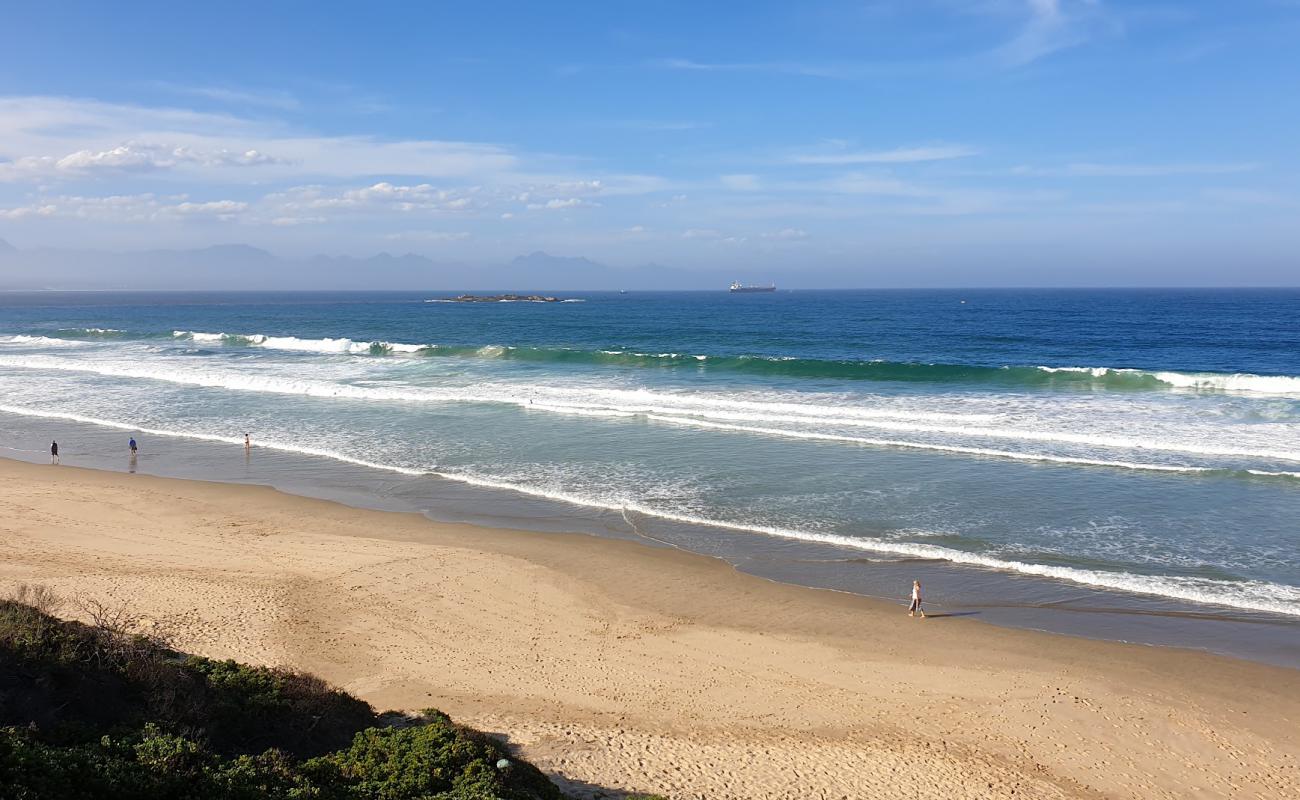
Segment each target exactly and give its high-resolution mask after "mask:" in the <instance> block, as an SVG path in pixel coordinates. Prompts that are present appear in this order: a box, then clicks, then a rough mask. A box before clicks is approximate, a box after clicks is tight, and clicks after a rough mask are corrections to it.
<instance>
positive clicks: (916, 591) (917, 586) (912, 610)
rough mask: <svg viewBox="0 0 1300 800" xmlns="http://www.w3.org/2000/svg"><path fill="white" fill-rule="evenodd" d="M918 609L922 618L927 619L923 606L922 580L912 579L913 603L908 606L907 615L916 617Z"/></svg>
mask: <svg viewBox="0 0 1300 800" xmlns="http://www.w3.org/2000/svg"><path fill="white" fill-rule="evenodd" d="M918 611H920V612H921V619H925V609H923V608H921V582H920V581H912V604H911V605H910V606H908V607H907V616H909V617H915V616H916V612H918Z"/></svg>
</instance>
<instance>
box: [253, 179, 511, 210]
mask: <svg viewBox="0 0 1300 800" xmlns="http://www.w3.org/2000/svg"><path fill="white" fill-rule="evenodd" d="M477 194H478V190H477V189H475V188H473V187H470V188H466V189H445V188H439V187H436V186H434V185H432V184H428V183H420V184H414V185H403V184H394V183H390V182H388V181H379V182H378V183H373V184H370V185H369V186H362V187H358V188H355V189H338V188H327V187H324V186H295V187H292V188H290V189H286V190H284V191H283V192H275V193H272V194H269V195H267V196H266V198H265V199H266V201H267V202H269V203H270V204H272V205H274V206H275V207H276V208H278V209H279V210H280V211H281V212H286V213H287V214H288V215H290V216H292V215H295V214H297V213H298V212H303V211H308V212H311V213H313V214H318V213H319V212H322V211H355V212H365V211H398V212H417V211H422V212H437V213H463V212H468V211H474V210H478V209H480V208H482V207H483V206H484V205H486V203H485V201H483V200H482V199H480V198H478V197H477V196H476V195H477Z"/></svg>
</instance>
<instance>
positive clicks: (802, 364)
mask: <svg viewBox="0 0 1300 800" xmlns="http://www.w3.org/2000/svg"><path fill="white" fill-rule="evenodd" d="M157 336H158V335H157V334H129V333H126V332H124V331H117V330H113V329H108V328H83V329H69V330H66V331H60V332H58V333H57V334H56V335H55V337H46V336H40V337H22V336H11V337H8V339H7V341H10V342H13V343H28V344H33V345H47V344H48V345H50V346H58V340H59V339H63V340H65V341H66V340H72V339H75V338H87V339H94V338H114V339H124V338H140V339H151V338H157ZM171 338H172V339H174V340H182V341H192V342H195V343H199V344H204V345H221V346H225V347H260V348H266V349H270V350H282V351H291V352H301V353H319V354H327V355H360V356H428V357H458V358H484V359H498V360H509V361H523V362H534V363H541V364H573V365H590V366H611V367H632V368H646V369H678V370H680V369H689V370H692V371H696V372H700V371H703V372H717V373H735V374H744V375H754V376H756V377H787V378H811V379H825V380H849V381H878V382H886V383H898V382H902V383H932V384H967V385H987V386H997V387H1008V388H1041V389H1057V390H1077V391H1171V390H1172V391H1185V392H1210V393H1232V394H1236V393H1245V394H1268V395H1275V396H1285V397H1300V377H1297V376H1291V375H1256V374H1251V373H1221V372H1180V371H1173V370H1143V369H1133V368H1127V367H1082V366H1080V367H1074V366H1064V367H1061V366H1037V365H1029V366H1025V365H1004V366H988V365H979V364H936V363H923V362H914V361H889V360H883V359H865V360H864V359H825V358H795V357H790V356H779V355H754V354H717V353H683V352H643V351H640V350H634V349H627V348H605V349H598V350H583V349H578V348H566V347H535V346H523V345H508V344H437V343H417V344H409V343H402V342H389V341H365V340H356V339H350V338H344V337H340V338H320V339H310V338H299V337H296V336H271V335H267V334H261V333H248V334H243V333H207V332H203V331H183V330H177V331H173V332H172V334H171ZM0 341H6V340H0Z"/></svg>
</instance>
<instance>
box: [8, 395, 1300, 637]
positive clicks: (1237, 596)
mask: <svg viewBox="0 0 1300 800" xmlns="http://www.w3.org/2000/svg"><path fill="white" fill-rule="evenodd" d="M0 411H3V412H6V413H10V414H18V415H22V416H29V417H41V418H46V419H63V420H68V421H75V422H81V423H84V424H89V425H97V426H101V427H108V428H114V429H117V430H127V431H136V432H140V433H147V434H150V435H154V436H173V437H178V438H188V439H195V440H200V441H208V442H218V443H224V444H230V445H242V443H243V439H242V438H241V437H237V436H221V435H217V434H210V433H205V432H201V431H174V430H164V429H157V428H147V427H141V426H138V425H132V424H130V423H125V422H120V421H114V420H105V419H100V418H96V417H90V416H85V415H81V414H69V413H63V412H53V411H42V410H37V409H31V408H24V407H20V406H10V405H0ZM257 446H258V447H260V448H264V449H271V450H279V451H282V452H289V453H296V454H300V455H307V456H313V457H318V458H327V459H330V460H334V461H339V462H342V463H347V464H352V465H355V466H360V467H365V468H368V469H375V470H383V471H386V472H391V473H397V474H401V475H409V476H421V475H428V476H432V477H439V478H445V479H449V480H454V481H458V482H461V483H465V484H468V485H472V486H478V487H482V488H490V489H498V490H503V491H510V492H516V493H519V494H525V495H528V496H532V497H539V498H544V499H548V500H554V501H557V502H563V503H567V504H570V505H575V506H582V507H587V508H599V509H605V510H608V511H614V512H619V513H624V514H626V513H628V512H632V513H637V514H642V515H644V516H647V517H654V518H658V519H663V520H669V521H673V522H679V523H683V524H689V525H704V526H710V527H714V528H722V529H726V530H733V531H739V532H743V533H753V534H760V535H764V536H771V537H775V538H781V539H787V540H794V541H805V542H816V543H820V544H828V545H834V546H838V547H843V548H846V549H851V550H857V551H867V552H875V553H889V554H893V555H902V556H909V557H913V558H926V559H935V560H942V561H947V562H949V563H954V564H962V565H966V566H973V567H981V568H986V569H995V570H1000V571H1004V572H1014V573H1019V574H1023V575H1032V576H1036V577H1041V578H1047V579H1052V580H1058V581H1066V582H1069V583H1074V584H1077V585H1083V586H1092V587H1097V588H1101V589H1112V590H1118V591H1124V592H1130V593H1134V594H1143V595H1149V596H1156V597H1163V598H1168V599H1173V600H1181V601H1185V602H1190V603H1196V604H1203V605H1218V606H1225V607H1229V608H1237V609H1242V610H1248V611H1263V612H1270V613H1275V614H1283V615H1287V616H1300V587H1296V586H1289V585H1285V584H1277V583H1269V582H1265V581H1225V580H1213V579H1209V578H1193V577H1183V576H1167V575H1144V574H1137V573H1129V572H1110V571H1103V570H1087V569H1079V568H1075V567H1064V566H1055V565H1048V564H1036V563H1031V562H1022V561H1015V560H1013V559H1010V558H1006V557H999V556H995V555H987V554H982V553H973V552H967V551H963V550H956V549H954V548H949V547H941V546H938V545H932V544H925V543H920V542H905V541H897V540H885V539H879V538H875V537H856V536H845V535H843V534H831V533H821V532H817V531H805V530H797V529H793V528H782V527H777V526H769V525H760V524H752V523H746V522H741V521H731V520H719V519H711V518H708V517H705V516H700V515H694V514H682V513H678V512H675V511H672V510H667V509H662V508H656V507H653V506H650V505H647V504H646V503H644V502H641V501H639V500H637V499H636V498H632V497H627V498H622V497H592V496H588V495H582V494H577V493H573V492H568V491H563V490H553V489H549V488H542V487H536V486H530V485H526V484H522V483H519V482H517V481H512V480H509V479H503V478H499V477H495V476H488V475H479V474H473V473H467V472H459V471H453V470H440V469H438V468H436V467H430V468H428V469H419V468H413V467H407V466H401V465H393V464H384V463H380V462H375V461H368V460H366V459H359V458H354V457H352V456H348V455H344V454H342V453H338V452H335V451H332V450H328V449H324V448H318V447H312V446H304V445H299V444H295V443H290V442H280V441H272V440H258V442H257Z"/></svg>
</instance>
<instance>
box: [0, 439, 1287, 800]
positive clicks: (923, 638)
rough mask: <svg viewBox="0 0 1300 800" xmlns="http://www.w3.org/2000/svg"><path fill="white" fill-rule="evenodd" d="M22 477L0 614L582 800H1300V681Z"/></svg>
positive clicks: (13, 499) (229, 505)
mask: <svg viewBox="0 0 1300 800" xmlns="http://www.w3.org/2000/svg"><path fill="white" fill-rule="evenodd" d="M0 479H3V481H4V485H5V491H4V493H3V495H0V554H2V558H0V590H6V589H8V588H10V587H12V586H13V585H14V584H17V583H20V582H28V583H39V584H45V585H48V586H50V587H53V588H55V589H57V590H58V591H59V592H60V593H62V594H63V595H65V596H80V597H93V598H97V599H100V600H104V601H110V602H120V603H125V604H128V605H130V606H131V607H132V608H133V609H135V610H136V611H138V612H139V613H140V614H142V615H144V617H145V621H144V624H145V625H147V626H152V627H154V628H156V629H157V630H159V631H161V632H163V633H165V634H166V635H168V636H170V637H171V639H172V641H173V642H174V644H175V645H176V646H177V647H179V648H182V649H185V650H189V651H193V652H198V653H202V654H205V655H210V656H217V657H233V658H238V659H241V660H244V661H249V662H254V663H262V664H289V665H293V666H296V667H300V668H304V669H308V670H311V671H314V672H317V673H319V674H321V675H323V676H324V677H326V678H328V679H329V680H331V681H333V682H335V683H337V684H339V685H341V686H343V687H344V688H347V689H349V690H350V691H353V692H355V693H357V694H359V695H360V696H362V697H364V698H366V699H367V700H369V701H370V702H372V703H373V704H375V705H377V706H382V707H393V708H403V709H418V708H423V707H428V706H434V707H437V708H441V709H443V710H445V711H447V712H448V713H450V714H452V715H453V716H454V717H456V718H457V719H459V720H461V721H464V722H467V723H470V724H473V725H476V726H478V727H483V728H485V729H488V730H491V731H495V732H499V733H501V734H503V735H506V736H508V737H509V738H510V740H511V741H513V742H514V743H516V744H518V745H519V746H520V747H521V748H522V750H523V752H524V753H525V754H526V755H527V756H528V757H530V758H532V759H533V760H535V761H536V762H537V763H538V765H539V766H542V767H543V768H544V769H547V770H549V771H551V772H552V773H553V774H554V775H555V777H556V779H557V781H559V782H560V783H561V784H562V785H565V786H567V787H568V788H569V789H570V790H571V791H573V792H574V793H575V794H577V795H579V796H588V797H598V796H618V795H617V793H616V790H638V791H655V792H660V793H663V794H666V795H668V796H670V797H674V798H709V799H710V800H719V799H720V798H737V799H739V798H863V797H910V798H931V797H933V798H961V797H1017V798H1019V797H1043V798H1048V797H1079V798H1091V797H1132V798H1157V797H1169V798H1175V797H1177V798H1184V797H1205V798H1210V797H1278V798H1283V797H1288V798H1289V797H1297V796H1300V741H1298V738H1300V737H1297V736H1296V731H1297V730H1300V672H1297V671H1294V670H1287V669H1281V668H1274V667H1268V666H1263V665H1258V664H1251V663H1246V662H1241V661H1235V660H1231V659H1226V658H1220V657H1215V656H1208V655H1204V654H1198V653H1192V652H1187V651H1179V650H1171V649H1161V648H1150V647H1139V646H1127V645H1121V644H1114V643H1106V642H1091V641H1086V640H1080V639H1072V638H1068V637H1062V636H1052V635H1048V634H1037V633H1032V632H1025V631H1013V630H1004V629H999V628H994V627H991V626H988V625H984V624H981V623H979V622H975V621H972V620H969V619H956V618H941V619H930V620H926V621H924V622H922V621H919V620H911V619H908V618H907V616H906V615H905V614H904V613H902V609H901V606H900V607H896V606H892V605H888V604H882V603H879V602H875V601H870V600H866V599H863V598H858V597H853V596H848V595H843V594H836V593H831V592H823V591H817V590H811V589H804V588H799V587H791V586H784V585H779V584H774V583H770V582H767V581H764V580H761V579H758V578H753V577H750V576H746V575H742V574H739V573H737V572H735V571H734V570H732V569H731V568H730V567H728V566H727V565H725V564H723V563H720V562H717V561H714V560H711V559H707V558H704V557H699V556H693V555H689V554H685V553H681V552H678V551H672V550H666V549H662V548H652V547H647V546H642V545H638V544H634V543H627V542H618V541H608V540H601V539H593V538H590V537H585V536H578V535H555V534H537V533H521V532H515V531H505V530H491V529H485V528H476V527H470V526H463V525H444V524H436V523H432V522H429V521H427V520H425V519H423V518H421V517H416V516H410V515H400V514H387V513H382V512H372V511H360V510H355V509H350V508H347V507H344V506H340V505H336V504H332V503H327V502H323V501H315V500H307V499H302V498H297V497H291V496H287V495H283V494H280V493H278V492H275V491H272V490H269V489H261V488H255V487H240V486H226V485H217V484H207V483H198V482H188V481H177V480H167V479H161V478H151V477H146V476H141V475H122V474H115V473H102V472H92V471H86V470H78V469H73V468H68V467H60V468H53V467H47V466H34V465H29V464H20V463H17V462H0ZM904 588H905V587H904ZM602 792H604V794H601V793H602Z"/></svg>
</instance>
